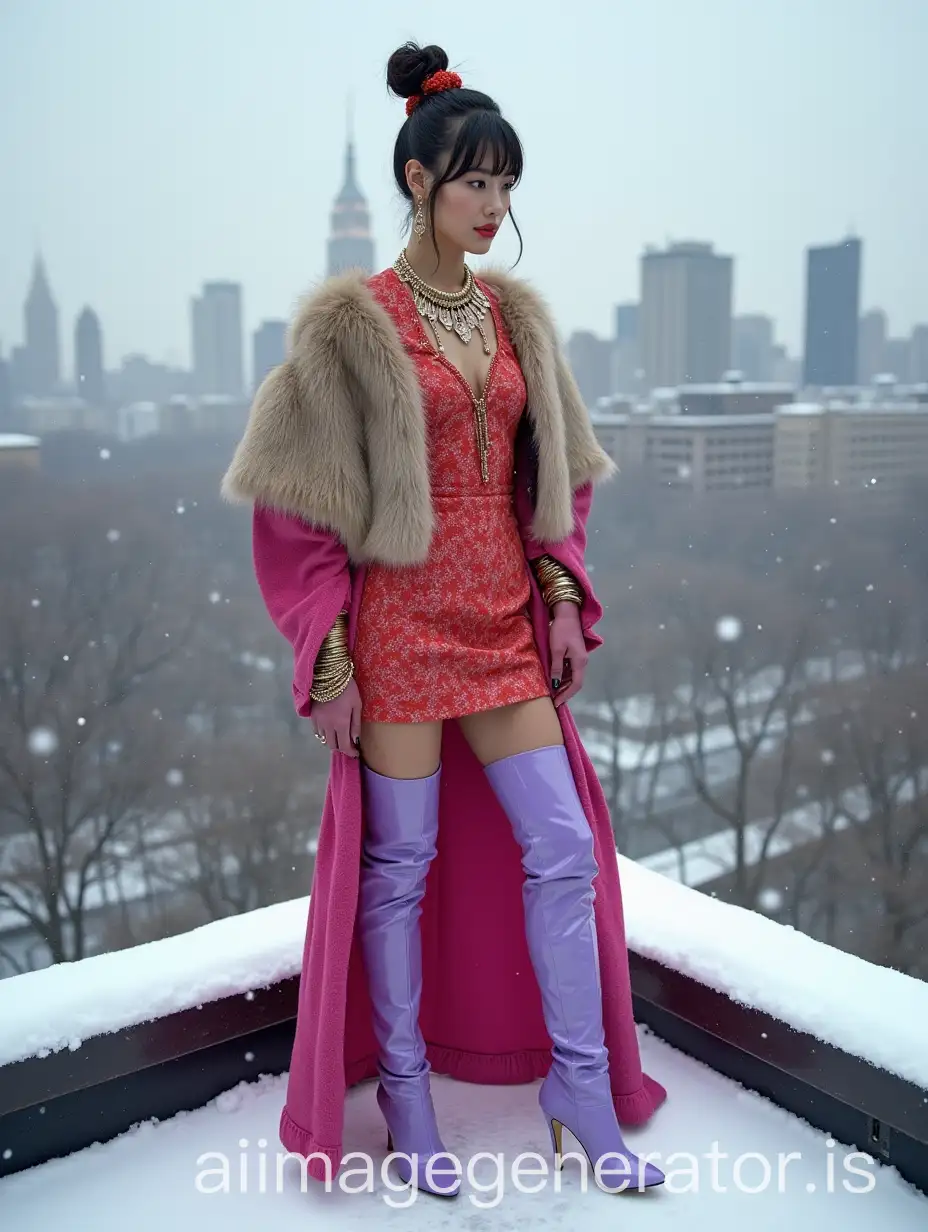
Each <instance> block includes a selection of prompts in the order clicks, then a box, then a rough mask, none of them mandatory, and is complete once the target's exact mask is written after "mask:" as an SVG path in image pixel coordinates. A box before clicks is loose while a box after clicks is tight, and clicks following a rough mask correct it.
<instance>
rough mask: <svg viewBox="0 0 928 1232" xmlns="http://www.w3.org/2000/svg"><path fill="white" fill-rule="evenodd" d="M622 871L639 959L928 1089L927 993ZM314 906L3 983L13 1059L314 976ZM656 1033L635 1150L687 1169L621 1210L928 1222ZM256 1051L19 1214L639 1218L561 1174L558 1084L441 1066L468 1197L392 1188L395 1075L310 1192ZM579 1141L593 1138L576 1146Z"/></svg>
mask: <svg viewBox="0 0 928 1232" xmlns="http://www.w3.org/2000/svg"><path fill="white" fill-rule="evenodd" d="M620 866H621V868H620V871H621V876H622V884H623V898H624V905H625V917H626V930H627V935H628V943H629V946H630V948H631V950H633V951H634V952H635V953H637V954H640V955H643V956H645V957H649V958H652V959H655V960H657V961H658V962H660V963H661V964H663V965H665V966H667V967H669V968H671V969H674V970H677V971H681V972H684V973H686V974H688V975H690V976H691V977H692V978H694V979H695V980H697V981H699V982H700V983H702V984H703V985H705V986H708V987H710V988H713V989H716V990H718V991H720V992H723V993H725V994H727V995H728V996H729V997H730V998H732V999H733V1000H735V1001H737V1002H740V1003H742V1004H745V1005H748V1006H753V1007H756V1008H757V1009H759V1010H761V1011H764V1012H766V1013H767V1014H769V1015H772V1016H773V1017H775V1018H777V1019H779V1020H780V1021H782V1022H785V1023H788V1024H789V1025H791V1026H792V1027H794V1028H796V1029H797V1030H800V1031H804V1032H807V1033H809V1034H811V1035H813V1036H814V1037H816V1038H818V1039H821V1040H824V1041H826V1042H828V1043H831V1044H832V1045H834V1046H836V1047H837V1048H839V1049H842V1050H844V1051H846V1052H848V1053H850V1054H852V1055H855V1056H859V1057H863V1058H866V1059H867V1060H868V1061H869V1062H870V1063H871V1064H874V1065H877V1066H881V1067H883V1068H885V1069H887V1070H888V1071H890V1072H891V1073H893V1074H896V1075H899V1076H900V1077H902V1078H904V1079H907V1080H909V1081H911V1082H914V1083H916V1084H917V1085H919V1086H921V1087H923V1088H924V1087H926V1086H928V1053H926V1050H925V1047H924V1023H925V1022H926V1021H928V985H926V984H924V983H922V982H920V981H919V980H916V979H913V978H910V977H908V976H905V975H902V974H901V973H899V972H897V971H892V970H890V969H887V968H883V967H878V966H875V965H873V964H870V963H867V962H864V961H863V960H861V959H859V958H856V957H854V956H852V955H848V954H844V953H842V952H840V951H837V950H835V949H833V948H832V947H830V946H827V945H825V944H823V943H821V942H817V941H814V940H812V939H811V938H809V937H807V936H805V935H804V934H802V933H799V932H797V931H795V930H793V929H791V928H788V927H785V926H783V925H780V924H777V923H775V922H773V921H771V920H768V919H766V918H765V917H764V916H762V915H758V914H755V913H754V912H751V911H748V910H745V909H743V908H740V907H735V906H732V905H730V904H726V903H722V902H719V901H718V900H716V899H713V898H711V897H709V896H707V895H703V894H699V893H697V892H695V891H693V890H691V889H688V888H686V887H685V886H682V885H679V884H677V883H675V882H673V881H672V880H669V879H668V878H666V877H663V876H661V875H659V874H658V873H655V872H651V871H649V870H648V869H646V868H643V867H641V866H640V865H638V864H635V863H634V862H632V861H629V860H627V859H625V858H624V857H620ZM307 907H308V900H307V899H306V898H302V899H297V900H294V901H292V902H288V903H280V904H278V905H276V906H272V907H267V908H264V909H263V910H261V911H255V912H250V913H248V914H246V915H242V916H236V917H231V918H228V919H222V920H217V921H215V922H213V923H211V924H208V925H205V926H203V927H202V928H198V929H194V930H192V931H190V932H187V933H184V934H181V935H179V936H177V937H171V938H167V939H165V940H162V941H156V942H152V943H149V944H148V945H140V946H136V947H134V948H132V949H128V950H124V951H115V952H113V953H109V954H102V955H99V956H96V957H93V958H88V959H85V960H83V961H81V962H76V963H70V964H61V965H59V966H56V967H51V968H47V969H45V970H42V971H36V972H31V973H29V974H26V975H22V976H15V977H12V978H10V979H7V980H3V981H0V1064H3V1063H8V1062H11V1061H14V1060H16V1059H17V1058H23V1057H26V1056H33V1055H36V1054H39V1055H42V1054H43V1053H44V1052H45V1050H58V1049H62V1048H67V1049H70V1050H72V1051H74V1050H78V1049H80V1048H81V1047H82V1041H83V1040H85V1039H87V1038H89V1037H91V1036H100V1035H105V1034H108V1033H111V1032H115V1031H118V1030H119V1029H120V1028H122V1027H125V1026H129V1025H131V1024H135V1023H139V1022H145V1021H147V1020H149V1019H151V1018H154V1017H160V1016H164V1015H166V1014H168V1013H171V1012H174V1011H178V1010H181V1009H186V1008H189V1007H193V1006H197V1005H200V1004H203V1003H204V1002H207V1001H210V1000H214V999H217V998H220V997H228V996H234V995H235V994H237V993H238V994H241V995H242V996H243V997H247V996H248V995H249V992H250V990H251V989H253V988H257V987H261V986H263V985H266V984H268V983H271V982H275V981H278V980H280V979H282V978H285V977H287V976H291V975H294V974H296V973H297V972H298V971H299V969H300V960H301V950H302V942H303V936H304V928H305V922H306V912H307ZM639 1038H640V1044H641V1050H642V1062H643V1065H644V1067H645V1069H646V1070H647V1072H649V1073H651V1074H653V1075H654V1077H655V1078H656V1079H657V1080H658V1081H659V1082H661V1083H662V1084H663V1085H664V1086H665V1087H666V1088H667V1091H668V1098H667V1101H666V1103H665V1104H664V1105H662V1107H661V1108H660V1109H659V1110H658V1112H657V1114H656V1115H655V1117H654V1118H653V1119H652V1120H651V1121H650V1122H649V1123H648V1124H646V1125H644V1126H640V1127H637V1128H635V1129H632V1130H629V1131H628V1132H627V1135H626V1137H627V1142H628V1145H629V1147H630V1148H631V1149H632V1150H633V1151H636V1152H638V1153H639V1154H642V1153H647V1154H648V1156H649V1157H650V1158H651V1159H653V1161H654V1162H655V1163H657V1164H658V1166H659V1167H662V1168H663V1170H664V1171H665V1173H666V1174H667V1177H668V1180H667V1183H666V1184H665V1185H664V1186H662V1187H660V1188H659V1189H657V1190H653V1191H650V1192H649V1193H648V1194H647V1195H636V1196H635V1198H634V1199H633V1198H631V1197H630V1196H629V1197H628V1199H627V1200H629V1201H634V1203H635V1206H634V1210H633V1211H631V1212H628V1211H626V1210H625V1208H622V1212H623V1213H626V1214H628V1217H629V1218H630V1219H631V1218H634V1220H635V1227H636V1228H639V1227H640V1228H643V1229H648V1230H652V1229H653V1230H654V1232H661V1230H662V1229H665V1228H666V1229H670V1228H671V1227H679V1226H680V1222H681V1220H685V1221H686V1223H687V1226H688V1227H690V1228H692V1229H693V1230H694V1232H703V1229H709V1228H710V1227H711V1229H712V1232H728V1230H729V1229H730V1230H731V1232H735V1230H737V1232H742V1229H743V1228H744V1227H745V1226H748V1225H749V1226H752V1227H757V1228H762V1229H767V1228H774V1227H777V1228H778V1227H780V1226H781V1225H782V1224H783V1223H784V1221H786V1222H787V1223H788V1224H789V1225H790V1226H791V1227H792V1228H793V1229H795V1230H796V1232H804V1230H805V1229H809V1230H810V1232H812V1230H813V1229H814V1230H815V1232H818V1229H820V1228H821V1227H822V1226H825V1225H827V1226H838V1227H841V1228H842V1232H864V1229H865V1228H866V1232H870V1229H871V1228H872V1227H873V1226H874V1225H878V1226H886V1227H891V1228H893V1230H894V1232H910V1230H911V1232H915V1230H916V1229H921V1228H923V1227H925V1226H926V1219H928V1199H926V1198H925V1197H924V1196H923V1195H920V1194H918V1192H917V1191H915V1190H914V1189H913V1188H912V1187H911V1186H909V1185H908V1184H907V1183H905V1182H904V1181H903V1180H902V1179H901V1178H900V1176H899V1175H898V1173H897V1172H896V1171H895V1170H894V1169H892V1168H890V1167H887V1166H882V1165H880V1164H878V1163H877V1162H876V1161H875V1160H874V1159H873V1158H871V1157H870V1156H868V1155H864V1154H861V1153H860V1152H858V1151H856V1150H854V1149H853V1148H850V1147H845V1146H843V1145H842V1144H841V1143H839V1142H836V1141H835V1140H834V1139H833V1138H831V1137H829V1136H828V1135H827V1134H826V1133H823V1132H822V1131H820V1130H818V1129H814V1128H812V1127H811V1126H810V1125H808V1124H807V1123H805V1122H804V1121H802V1120H801V1119H799V1118H798V1117H796V1116H794V1115H791V1114H790V1113H788V1112H787V1111H785V1110H784V1109H783V1108H780V1107H778V1106H776V1105H774V1104H772V1103H770V1102H768V1101H767V1100H765V1099H763V1098H761V1097H760V1096H758V1095H756V1094H753V1093H751V1092H748V1091H747V1090H745V1089H743V1088H742V1087H740V1086H738V1085H737V1084H736V1083H734V1082H732V1081H731V1080H729V1079H727V1078H725V1077H724V1076H722V1075H721V1074H719V1073H717V1072H715V1071H714V1070H712V1069H711V1068H709V1067H708V1066H706V1065H704V1064H702V1063H700V1062H698V1061H695V1060H693V1059H692V1058H689V1057H687V1056H685V1055H683V1054H682V1053H680V1052H677V1051H675V1050H674V1049H673V1048H671V1047H670V1046H668V1045H667V1044H666V1043H664V1042H663V1041H661V1040H660V1039H658V1038H657V1037H656V1036H654V1035H653V1034H652V1033H651V1032H650V1031H648V1030H647V1029H646V1028H640V1029H639ZM248 1047H249V1045H248V1044H244V1043H243V1048H248ZM246 1059H247V1061H248V1062H249V1064H252V1063H253V1065H254V1073H255V1080H254V1081H249V1082H244V1083H240V1084H239V1085H238V1086H236V1087H234V1088H233V1089H231V1090H228V1091H226V1092H224V1093H223V1094H222V1095H220V1096H219V1097H218V1098H217V1099H215V1100H213V1101H212V1102H211V1103H209V1104H208V1105H206V1106H205V1107H202V1108H199V1109H197V1110H195V1111H193V1112H184V1113H180V1114H178V1115H177V1116H175V1117H173V1118H171V1119H170V1120H166V1121H164V1122H161V1123H158V1122H156V1121H149V1122H146V1123H143V1124H141V1125H138V1126H135V1127H134V1128H133V1129H132V1130H131V1131H129V1132H128V1133H125V1134H123V1135H122V1136H121V1137H119V1138H117V1139H114V1140H113V1141H111V1142H108V1143H105V1144H102V1145H101V1144H97V1145H95V1146H93V1147H91V1148H89V1149H87V1150H84V1151H80V1152H76V1153H74V1154H72V1155H70V1156H67V1157H66V1158H63V1159H59V1160H54V1161H52V1162H49V1163H46V1164H43V1165H40V1166H37V1167H34V1168H32V1169H27V1170H24V1171H22V1172H18V1173H13V1174H12V1175H10V1176H7V1177H6V1178H5V1179H3V1180H2V1181H0V1208H2V1211H3V1215H4V1221H3V1226H4V1228H6V1227H9V1228H11V1229H16V1232H29V1230H31V1229H35V1232H39V1230H40V1229H41V1230H42V1232H45V1229H47V1228H48V1227H60V1228H66V1229H67V1232H85V1230H86V1232H91V1229H92V1230H93V1232H116V1230H117V1229H119V1232H122V1229H123V1228H125V1227H126V1226H127V1225H129V1226H131V1227H132V1228H133V1229H134V1230H135V1232H146V1230H147V1229H151V1230H152V1232H154V1230H155V1229H157V1232H162V1230H163V1229H164V1227H166V1226H168V1227H173V1228H177V1229H187V1228H196V1229H197V1232H210V1230H211V1229H215V1230H216V1232H220V1229H221V1232H238V1230H239V1229H241V1230H242V1232H244V1230H245V1229H247V1230H248V1232H252V1230H253V1229H254V1228H256V1227H272V1228H274V1229H275V1230H277V1229H280V1230H281V1232H286V1229H288V1228H291V1227H292V1228H293V1229H294V1230H296V1229H299V1230H300V1232H304V1230H305V1228H306V1227H308V1226H320V1227H325V1228H326V1229H327V1232H341V1230H342V1229H344V1230H346V1232H347V1230H348V1229H356V1228H357V1229H360V1228H362V1227H363V1228H364V1229H365V1232H368V1230H369V1228H370V1227H371V1224H372V1221H379V1220H383V1221H384V1222H385V1223H387V1222H389V1223H390V1224H396V1223H397V1221H398V1220H400V1219H401V1220H402V1222H403V1227H404V1229H405V1228H415V1227H420V1226H421V1227H423V1228H425V1227H432V1226H434V1224H435V1222H436V1220H437V1219H440V1220H441V1223H442V1226H443V1227H444V1228H445V1229H447V1230H448V1232H455V1230H456V1229H457V1228H460V1229H461V1232H474V1229H482V1228H484V1227H487V1226H489V1220H491V1219H497V1220H498V1219H499V1212H505V1215H504V1222H503V1223H501V1224H500V1225H499V1226H500V1227H508V1228H512V1229H518V1228H520V1227H522V1225H523V1224H524V1225H525V1226H528V1225H529V1224H537V1225H538V1226H540V1227H542V1228H546V1229H549V1230H556V1229H561V1228H564V1229H573V1228H576V1227H577V1226H578V1225H579V1224H581V1223H582V1224H583V1226H584V1227H585V1228H586V1229H587V1232H605V1230H606V1228H609V1229H610V1230H611V1229H613V1228H615V1227H616V1226H617V1223H616V1221H617V1219H619V1217H620V1211H619V1208H617V1207H615V1206H614V1205H612V1203H614V1202H615V1201H617V1200H620V1199H617V1198H615V1197H612V1196H610V1195H608V1194H604V1193H601V1192H599V1191H598V1190H597V1189H596V1188H595V1185H593V1184H592V1183H587V1184H585V1183H584V1172H583V1169H582V1167H581V1163H580V1162H578V1161H576V1160H574V1161H570V1162H568V1164H567V1166H566V1168H565V1171H564V1172H562V1173H556V1174H555V1173H553V1172H552V1170H551V1168H550V1156H549V1154H548V1138H547V1131H546V1129H545V1125H544V1121H543V1119H542V1117H541V1114H540V1112H539V1110H538V1107H537V1086H538V1084H537V1083H526V1084H523V1085H519V1086H492V1087H490V1086H479V1085H476V1084H469V1083H458V1082H455V1081H453V1080H451V1079H449V1078H446V1077H443V1076H441V1075H435V1076H434V1077H433V1090H434V1093H435V1103H436V1109H437V1113H438V1118H439V1122H440V1124H441V1126H442V1130H443V1135H444V1139H445V1144H446V1146H447V1148H448V1150H450V1151H451V1152H453V1153H454V1154H455V1155H457V1157H458V1158H459V1159H460V1161H461V1163H462V1165H463V1168H464V1182H463V1186H462V1192H461V1195H460V1196H459V1198H458V1199H457V1201H456V1202H454V1203H446V1202H440V1201H439V1200H437V1199H432V1198H429V1197H428V1196H423V1195H417V1194H415V1193H413V1194H411V1195H410V1194H407V1193H405V1192H403V1191H402V1190H401V1189H400V1188H398V1187H397V1188H394V1189H393V1191H392V1192H391V1190H390V1188H389V1187H388V1186H387V1184H386V1182H385V1180H384V1177H383V1175H382V1173H381V1167H382V1165H383V1162H384V1159H385V1156H386V1145H385V1141H384V1137H385V1135H384V1129H383V1121H382V1117H381V1115H380V1113H379V1110H378V1109H377V1106H376V1103H375V1099H374V1088H375V1084H374V1083H364V1084H362V1085H360V1086H356V1087H353V1088H352V1089H351V1090H350V1091H349V1093H348V1098H347V1102H346V1111H345V1141H346V1143H350V1144H351V1147H350V1149H351V1150H352V1151H356V1152H363V1155H362V1154H359V1155H356V1156H355V1157H354V1158H351V1159H349V1160H347V1161H346V1162H345V1165H344V1167H343V1168H342V1170H341V1171H340V1172H339V1174H338V1175H337V1176H336V1178H335V1179H334V1181H333V1182H332V1184H331V1185H330V1186H329V1187H327V1186H326V1185H324V1184H321V1183H319V1182H315V1181H305V1182H303V1184H302V1185H301V1175H300V1171H299V1164H298V1161H296V1160H295V1159H294V1158H293V1157H290V1159H289V1161H288V1159H287V1157H286V1155H285V1154H284V1152H283V1151H282V1150H279V1139H278V1137H277V1127H278V1119H279V1116H280V1109H281V1106H282V1104H283V1102H284V1094H285V1086H286V1076H271V1075H268V1074H267V1073H262V1068H261V1066H262V1058H261V1056H260V1054H258V1055H248V1056H247V1057H246ZM567 1145H568V1149H569V1150H575V1149H577V1148H576V1144H575V1143H574V1142H573V1141H572V1140H571V1139H569V1138H568V1143H567ZM15 1150H16V1143H15V1141H12V1142H6V1141H0V1152H2V1153H3V1154H4V1156H5V1157H6V1158H7V1159H10V1158H12V1155H13V1153H14V1152H15ZM7 1152H9V1154H7ZM526 1152H530V1153H531V1154H530V1155H529V1157H528V1158H526V1156H525V1153H526ZM355 1169H360V1171H357V1170H355ZM278 1176H280V1177H281V1179H280V1181H278ZM262 1178H263V1179H262ZM352 1187H353V1188H354V1190H355V1192H351V1190H352ZM301 1190H302V1191H301ZM855 1190H856V1191H857V1192H854V1191H855ZM641 1203H644V1204H645V1205H641ZM683 1203H686V1206H683V1205H682V1204H683ZM397 1207H401V1208H403V1209H402V1210H401V1213H398V1212H397V1209H396V1208H397ZM487 1211H490V1212H497V1213H495V1214H490V1215H487V1214H486V1212H487ZM378 1226H379V1224H378Z"/></svg>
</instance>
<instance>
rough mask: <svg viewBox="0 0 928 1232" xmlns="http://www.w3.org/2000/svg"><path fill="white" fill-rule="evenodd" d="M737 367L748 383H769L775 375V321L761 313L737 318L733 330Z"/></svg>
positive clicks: (733, 346) (733, 345)
mask: <svg viewBox="0 0 928 1232" xmlns="http://www.w3.org/2000/svg"><path fill="white" fill-rule="evenodd" d="M732 349H733V351H734V363H735V367H736V368H737V369H738V371H739V372H740V373H741V375H742V376H743V377H744V379H745V380H746V381H769V380H772V374H773V321H772V320H771V319H770V317H765V316H763V315H762V314H761V313H748V314H746V315H745V316H740V317H735V320H734V328H733V330H732Z"/></svg>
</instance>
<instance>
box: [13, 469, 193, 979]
mask: <svg viewBox="0 0 928 1232" xmlns="http://www.w3.org/2000/svg"><path fill="white" fill-rule="evenodd" d="M20 499H21V500H23V501H25V502H26V503H25V504H24V505H21V506H20V508H19V514H20V517H21V519H22V520H21V521H20V522H19V526H18V530H17V532H16V534H10V535H5V536H4V537H3V539H2V541H0V644H2V645H3V647H4V663H3V665H2V668H0V827H2V830H0V832H2V833H4V834H5V835H6V836H7V837H6V840H5V842H4V844H3V849H2V854H0V908H3V909H4V910H5V911H6V912H8V913H10V915H11V916H12V917H13V918H17V917H18V918H19V919H21V920H22V921H23V922H24V923H25V924H27V925H29V926H31V928H32V929H33V930H34V931H35V933H36V934H37V935H38V936H39V937H41V938H42V940H43V941H44V943H45V945H46V947H47V949H48V954H49V956H50V958H51V960H52V961H53V962H59V961H66V960H72V959H76V958H80V957H82V956H83V954H84V953H85V942H86V916H87V912H88V911H89V910H91V909H93V908H94V907H95V906H97V905H98V904H99V903H100V901H101V899H103V898H104V891H105V887H106V884H107V879H108V876H109V875H110V872H111V868H110V866H109V865H110V861H111V854H110V853H112V852H113V851H114V850H115V848H116V847H117V845H118V841H119V839H120V837H121V836H122V835H123V834H124V832H125V831H126V828H127V827H128V826H129V825H130V824H131V823H133V822H134V821H137V820H138V819H139V818H140V817H141V816H143V815H144V813H145V810H146V808H147V807H148V805H149V802H150V800H151V794H152V788H153V785H154V784H156V783H157V782H158V780H159V776H161V775H162V774H163V768H164V766H165V764H170V763H169V759H168V755H167V751H166V750H167V746H168V745H169V744H170V742H171V739H172V737H171V735H170V733H169V732H167V731H166V730H165V727H164V724H163V722H162V717H161V714H160V711H159V710H158V708H157V706H156V705H155V704H153V693H152V690H151V688H150V686H151V683H152V681H153V680H154V679H156V678H157V676H158V674H159V672H161V671H163V670H164V668H165V666H166V665H167V664H168V663H169V662H170V660H171V659H172V657H173V656H174V655H176V654H177V653H179V652H180V651H181V650H182V648H183V646H184V644H185V642H186V641H187V639H188V638H189V636H190V631H191V628H192V626H193V623H194V621H195V615H194V612H193V611H192V610H191V606H190V604H189V602H187V601H186V592H185V588H184V585H183V570H182V569H180V568H178V565H177V559H176V557H177V555H178V553H177V550H176V543H175V542H174V541H173V540H172V537H171V535H170V534H169V533H168V532H167V530H166V529H165V526H164V523H163V522H161V521H159V520H158V519H153V518H151V517H150V516H149V515H148V513H147V511H146V510H144V509H142V508H139V507H133V506H128V507H120V508H119V509H118V513H116V512H114V510H115V508H116V506H115V505H114V503H113V500H112V494H111V493H109V492H107V491H106V490H103V489H100V490H96V491H94V492H92V493H86V492H81V491H78V490H75V489H74V488H69V487H67V486H56V487H52V486H51V485H50V484H42V483H39V484H36V485H34V486H26V487H24V488H23V489H22V490H21V492H20Z"/></svg>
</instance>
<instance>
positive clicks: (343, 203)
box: [328, 136, 374, 277]
mask: <svg viewBox="0 0 928 1232" xmlns="http://www.w3.org/2000/svg"><path fill="white" fill-rule="evenodd" d="M349 269H360V270H363V271H364V273H366V274H372V273H373V272H374V241H373V238H372V237H371V218H370V212H369V211H368V208H367V200H366V198H365V197H364V194H363V193H362V192H361V190H360V188H358V182H357V177H356V172H355V160H354V141H353V140H352V138H351V137H350V136H349V138H348V143H347V145H346V146H345V179H344V183H343V184H342V187H341V190H340V192H339V194H338V196H337V197H336V198H335V204H334V205H333V207H332V214H331V230H330V235H329V244H328V273H329V276H330V277H331V275H332V274H340V273H341V272H342V271H343V270H349Z"/></svg>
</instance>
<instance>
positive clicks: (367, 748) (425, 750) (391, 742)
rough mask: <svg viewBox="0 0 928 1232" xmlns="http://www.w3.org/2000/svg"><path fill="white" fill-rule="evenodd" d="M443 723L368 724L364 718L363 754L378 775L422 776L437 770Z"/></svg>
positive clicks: (400, 777) (405, 777) (408, 777)
mask: <svg viewBox="0 0 928 1232" xmlns="http://www.w3.org/2000/svg"><path fill="white" fill-rule="evenodd" d="M441 729H442V725H441V722H437V723H368V722H366V721H365V720H364V719H363V718H362V719H361V755H362V757H363V758H364V761H365V762H366V763H367V765H369V766H370V768H371V769H372V770H376V771H377V773H378V774H388V775H389V776H390V777H391V778H394V779H422V778H425V777H426V776H427V775H429V774H434V773H435V771H436V770H437V769H438V759H439V756H440V755H441Z"/></svg>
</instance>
